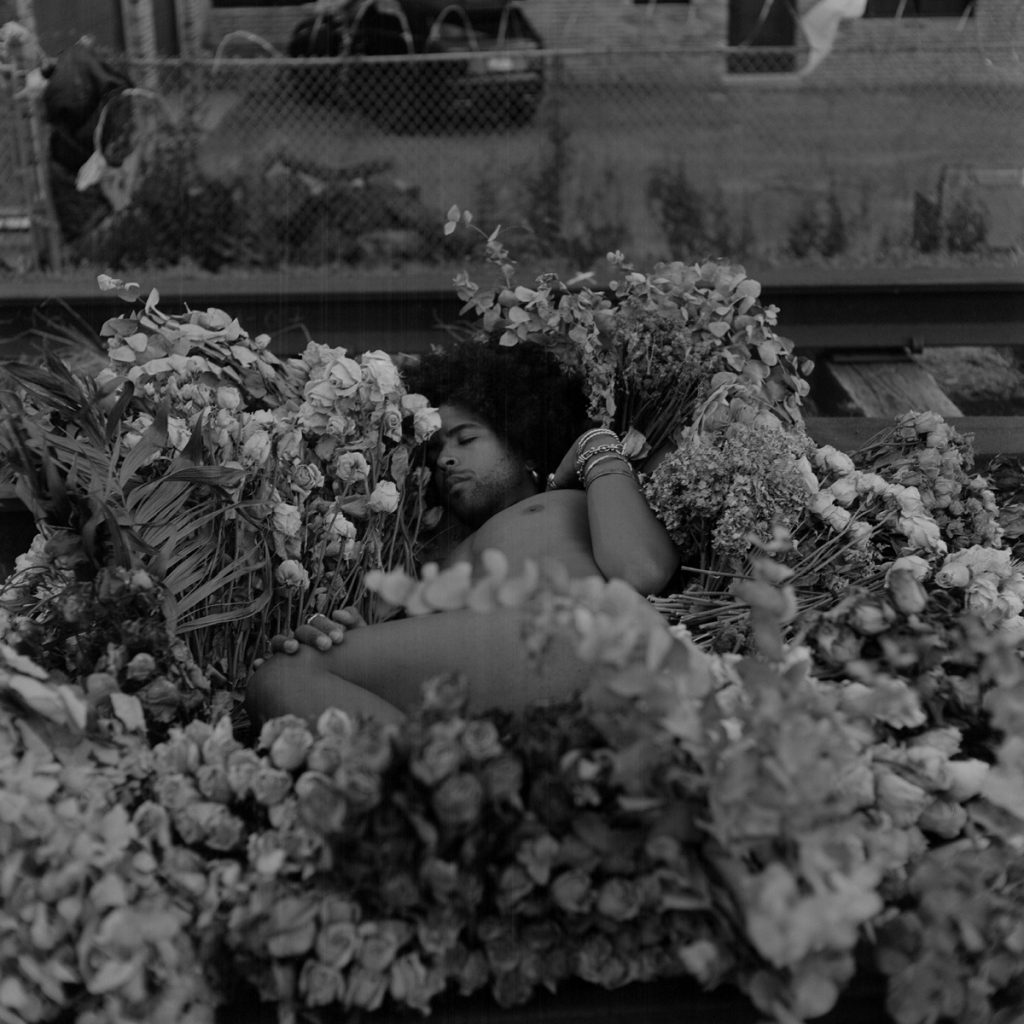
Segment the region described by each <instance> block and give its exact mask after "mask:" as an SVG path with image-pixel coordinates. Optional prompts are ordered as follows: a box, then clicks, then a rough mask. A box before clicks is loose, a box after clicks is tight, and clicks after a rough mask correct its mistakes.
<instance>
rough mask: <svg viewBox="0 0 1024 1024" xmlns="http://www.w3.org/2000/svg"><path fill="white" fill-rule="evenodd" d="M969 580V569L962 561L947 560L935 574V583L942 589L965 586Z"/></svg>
mask: <svg viewBox="0 0 1024 1024" xmlns="http://www.w3.org/2000/svg"><path fill="white" fill-rule="evenodd" d="M970 582H971V570H970V569H968V568H967V566H966V565H964V564H963V563H962V562H952V563H949V562H947V563H946V564H945V565H944V566H943V567H942V568H941V569H940V570H939V571H938V572H937V573H936V574H935V583H936V585H937V586H940V587H942V588H943V589H944V590H950V589H952V588H953V587H966V586H967V584H968V583H970Z"/></svg>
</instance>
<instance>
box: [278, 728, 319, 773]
mask: <svg viewBox="0 0 1024 1024" xmlns="http://www.w3.org/2000/svg"><path fill="white" fill-rule="evenodd" d="M312 746H313V734H312V733H311V732H310V731H309V727H308V726H307V725H306V724H305V722H303V723H302V724H301V725H288V726H287V727H286V728H284V729H282V730H281V731H280V732H279V733H278V735H277V736H276V737H275V738H274V742H273V743H271V744H270V751H269V757H270V762H271V764H273V765H274V767H275V768H281V769H282V770H284V771H286V772H291V771H294V770H295V769H296V768H299V767H301V766H302V765H303V764H304V763H305V760H306V755H307V754H308V753H309V750H310V748H311V747H312Z"/></svg>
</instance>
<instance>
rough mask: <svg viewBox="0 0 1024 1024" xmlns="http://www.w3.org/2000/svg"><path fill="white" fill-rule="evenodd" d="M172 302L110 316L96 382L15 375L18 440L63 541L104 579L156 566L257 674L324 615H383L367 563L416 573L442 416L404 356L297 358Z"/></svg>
mask: <svg viewBox="0 0 1024 1024" xmlns="http://www.w3.org/2000/svg"><path fill="white" fill-rule="evenodd" d="M101 287H105V288H117V289H118V290H119V291H120V292H121V293H122V294H123V297H125V298H126V299H127V300H129V301H131V300H133V299H134V298H135V297H136V293H137V286H132V285H125V284H124V282H119V281H113V280H110V279H107V280H103V279H101ZM158 302H159V296H158V294H157V293H156V292H155V291H154V292H152V293H151V294H150V296H149V298H148V299H147V301H146V302H145V304H144V305H142V306H140V307H137V308H134V309H133V310H132V312H131V313H130V314H128V315H126V316H123V317H118V318H115V319H112V320H110V321H108V322H107V324H106V325H104V328H103V331H102V334H103V335H104V337H106V338H107V344H108V354H109V365H108V366H107V367H105V368H104V369H103V370H101V371H100V372H99V373H98V374H96V375H95V378H94V379H90V380H85V379H80V378H76V377H74V376H73V375H71V374H70V373H69V372H68V371H67V370H66V369H63V368H60V367H59V366H57V365H56V364H51V365H49V366H48V367H46V368H44V369H43V370H39V369H37V368H31V367H12V368H10V371H9V372H10V373H11V374H12V376H13V377H14V378H15V381H16V382H17V384H18V385H19V389H18V394H17V395H16V396H14V397H10V398H9V399H8V403H9V404H10V403H12V402H13V403H14V404H15V405H16V406H17V409H16V412H17V414H18V415H17V417H11V418H10V419H9V421H8V423H7V431H8V436H7V437H6V438H5V445H4V447H5V449H6V450H7V455H8V460H9V462H10V464H11V468H12V469H13V471H14V472H15V474H16V475H17V478H18V481H19V487H20V488H21V491H22V493H23V494H24V496H25V498H26V500H27V501H28V503H29V505H30V507H31V508H32V509H33V510H34V511H35V512H36V514H37V517H38V518H39V520H40V521H41V523H42V526H41V529H42V530H43V532H44V534H45V535H46V539H47V540H52V536H51V534H52V533H53V531H54V529H55V528H58V527H63V528H64V529H66V530H67V531H69V532H70V534H71V539H70V540H69V541H68V543H74V535H76V534H77V535H80V536H81V537H82V539H83V542H84V543H83V553H84V555H85V558H84V563H85V564H88V565H89V566H90V567H91V571H93V572H95V571H96V569H98V568H99V567H100V566H105V565H107V566H110V565H117V566H120V567H122V568H124V569H126V570H128V571H134V570H136V569H140V568H142V569H146V570H148V571H149V572H150V573H151V574H152V576H153V577H154V578H155V579H157V580H158V581H159V582H160V583H161V584H162V586H163V587H164V590H165V596H166V600H167V616H168V619H169V623H170V627H171V629H172V630H173V631H174V632H176V633H178V634H179V635H181V636H182V637H184V638H185V639H186V640H187V642H188V643H189V645H190V647H191V650H192V653H193V656H194V657H195V659H196V660H197V661H198V662H199V663H201V664H202V665H203V666H204V667H208V668H213V667H214V666H216V667H217V669H218V670H219V671H220V672H221V674H222V675H224V676H225V677H226V678H227V679H228V680H230V681H232V682H238V681H239V680H241V679H243V678H244V677H245V676H246V674H247V673H248V671H249V669H250V668H251V663H252V659H253V658H254V657H255V656H256V655H257V654H258V653H259V650H260V647H261V646H262V645H263V643H264V642H265V640H266V638H267V637H269V636H270V635H272V634H274V633H277V632H283V631H287V630H290V629H292V628H294V626H295V625H296V624H297V623H298V622H300V621H302V619H303V618H304V617H306V616H308V614H310V613H311V612H313V611H324V610H329V609H331V608H335V607H340V606H344V605H355V606H357V607H359V608H360V610H361V611H362V613H363V615H364V618H366V619H367V620H368V621H374V620H375V619H376V618H377V617H378V615H379V611H378V609H377V607H376V605H375V604H374V602H373V600H372V598H371V596H370V595H368V594H367V592H366V590H365V588H364V587H363V583H362V581H363V578H364V576H365V574H366V572H367V571H368V570H370V569H373V568H391V567H393V566H402V567H404V568H407V569H411V568H412V566H413V565H414V564H415V558H416V555H417V545H418V537H419V533H420V530H421V528H422V527H423V526H424V525H426V524H429V522H430V521H431V520H432V519H436V517H437V515H438V511H437V510H431V509H428V508H427V507H426V504H425V490H426V483H427V477H428V474H427V470H426V468H425V467H424V466H423V465H421V464H419V462H418V452H419V446H420V445H421V443H422V442H423V441H424V440H425V439H426V438H427V437H428V436H429V435H430V434H431V433H432V432H433V430H435V429H436V427H437V425H438V423H439V419H438V417H437V414H436V411H435V410H433V409H431V408H430V407H429V405H428V403H427V401H426V399H424V398H423V397H422V396H419V395H413V394H409V393H408V392H407V391H406V389H405V387H404V385H403V384H402V381H401V378H400V375H399V372H398V369H397V367H396V366H395V364H394V362H393V361H392V360H391V358H390V357H389V356H388V355H387V354H386V353H383V352H379V351H378V352H367V353H363V354H362V355H361V356H359V357H358V358H351V357H349V356H348V355H347V353H346V352H345V350H344V349H331V348H328V347H327V346H324V345H318V344H316V343H314V342H310V343H309V345H308V346H307V348H306V350H305V352H304V353H303V354H302V356H301V357H300V358H298V359H293V360H290V361H289V362H287V363H283V362H282V361H281V360H279V359H277V358H276V357H275V356H274V355H273V354H272V353H270V352H269V350H268V348H267V345H268V343H269V338H268V337H267V336H266V335H260V336H258V337H256V338H250V337H249V335H248V334H247V333H246V332H245V331H244V330H243V329H242V328H241V327H240V325H239V324H238V322H237V321H236V320H233V319H232V318H230V317H229V316H227V314H225V313H223V312H221V311H220V310H215V309H210V310H206V311H205V312H192V311H186V312H185V313H182V314H177V315H169V314H166V313H163V312H162V311H161V310H160V309H159V306H158Z"/></svg>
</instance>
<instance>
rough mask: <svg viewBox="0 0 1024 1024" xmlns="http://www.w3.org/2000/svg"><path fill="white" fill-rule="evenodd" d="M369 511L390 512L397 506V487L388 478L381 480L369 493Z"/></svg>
mask: <svg viewBox="0 0 1024 1024" xmlns="http://www.w3.org/2000/svg"><path fill="white" fill-rule="evenodd" d="M369 508H370V511H371V512H385V513H391V512H394V511H395V510H396V509H397V508H398V487H397V485H396V484H394V483H392V482H391V481H390V480H381V482H380V483H379V484H377V486H376V487H374V489H373V493H372V494H371V495H370V501H369Z"/></svg>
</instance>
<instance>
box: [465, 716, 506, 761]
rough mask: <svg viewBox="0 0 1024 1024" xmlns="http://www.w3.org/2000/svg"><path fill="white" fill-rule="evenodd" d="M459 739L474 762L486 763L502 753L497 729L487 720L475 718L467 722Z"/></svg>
mask: <svg viewBox="0 0 1024 1024" xmlns="http://www.w3.org/2000/svg"><path fill="white" fill-rule="evenodd" d="M459 739H460V741H461V743H462V746H463V748H464V749H465V751H466V753H467V754H468V755H469V756H470V757H471V758H472V759H473V760H474V761H487V760H489V759H490V758H492V757H497V756H498V755H499V754H500V753H501V752H502V746H501V737H500V736H499V735H498V727H497V726H496V725H495V724H494V723H493V722H492V721H491V720H490V719H489V718H475V719H473V720H471V721H469V722H467V723H466V727H465V728H464V729H463V730H462V735H461V736H460V737H459Z"/></svg>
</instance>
